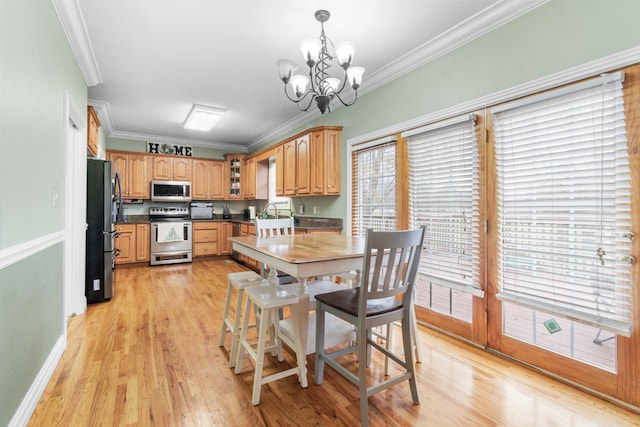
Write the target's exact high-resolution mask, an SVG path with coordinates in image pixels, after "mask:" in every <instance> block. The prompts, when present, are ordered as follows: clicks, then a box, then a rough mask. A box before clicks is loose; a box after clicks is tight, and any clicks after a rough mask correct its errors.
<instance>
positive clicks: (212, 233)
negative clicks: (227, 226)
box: [193, 222, 219, 257]
mask: <svg viewBox="0 0 640 427" xmlns="http://www.w3.org/2000/svg"><path fill="white" fill-rule="evenodd" d="M218 229H219V228H218V223H217V222H194V223H193V256H194V257H201V256H209V255H218Z"/></svg>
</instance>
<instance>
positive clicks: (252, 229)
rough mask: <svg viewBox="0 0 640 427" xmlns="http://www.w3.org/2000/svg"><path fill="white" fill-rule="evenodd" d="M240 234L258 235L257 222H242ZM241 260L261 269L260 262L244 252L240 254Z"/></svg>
mask: <svg viewBox="0 0 640 427" xmlns="http://www.w3.org/2000/svg"><path fill="white" fill-rule="evenodd" d="M240 235H241V236H255V235H256V226H255V224H242V225H241V226H240ZM240 260H241V261H244V265H245V266H246V267H249V268H251V269H253V270H256V271H260V264H259V263H258V261H256V260H255V259H253V258H250V257H248V256H246V255H244V254H241V255H240Z"/></svg>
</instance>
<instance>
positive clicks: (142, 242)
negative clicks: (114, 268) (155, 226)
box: [114, 223, 151, 265]
mask: <svg viewBox="0 0 640 427" xmlns="http://www.w3.org/2000/svg"><path fill="white" fill-rule="evenodd" d="M115 229H116V233H117V234H116V237H115V239H114V247H115V250H116V254H117V256H116V257H115V263H116V264H118V265H120V264H132V263H136V262H149V259H150V252H151V248H150V246H151V240H150V235H149V233H150V225H149V224H147V223H144V224H116V226H115Z"/></svg>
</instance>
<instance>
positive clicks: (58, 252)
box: [0, 0, 87, 425]
mask: <svg viewBox="0 0 640 427" xmlns="http://www.w3.org/2000/svg"><path fill="white" fill-rule="evenodd" d="M65 90H67V91H68V92H69V94H70V96H71V98H73V100H74V102H75V104H76V106H77V107H78V108H79V109H80V110H81V111H82V110H83V109H86V105H87V88H86V85H85V83H84V79H83V77H82V74H81V73H80V70H79V68H78V65H77V63H76V61H75V58H74V56H73V53H72V52H71V49H70V47H69V44H68V41H67V39H66V37H65V35H64V32H63V30H62V27H61V25H60V22H59V20H58V17H57V15H56V13H55V10H54V8H53V4H52V2H51V1H50V0H0V182H2V184H3V186H2V197H1V198H0V254H3V255H5V254H11V253H14V252H15V251H16V250H17V249H16V246H15V245H18V244H20V243H25V242H29V241H32V240H33V239H37V238H39V237H42V236H46V235H49V234H51V233H55V232H60V231H62V230H64V205H65V147H64V136H63V134H64V119H63V116H64V113H63V100H64V91H65ZM54 192H56V193H57V194H58V195H59V199H58V201H57V203H56V206H55V207H54V205H53V193H54ZM62 248H63V244H62V243H59V244H56V245H54V246H52V247H50V248H48V249H46V250H43V251H41V252H40V253H37V254H36V255H34V256H31V257H28V258H26V259H24V260H22V261H20V262H18V263H15V264H13V265H10V266H8V267H5V268H2V269H0V361H1V363H0V425H7V424H8V423H9V421H10V420H11V419H12V417H13V415H14V413H15V411H16V409H17V408H18V405H19V404H20V402H21V401H22V400H23V398H24V396H25V393H26V391H27V390H28V389H29V387H30V386H31V384H32V383H33V381H34V379H35V377H36V375H37V374H38V372H39V371H40V370H41V368H42V365H43V363H44V361H45V360H46V358H47V357H48V356H49V354H50V353H51V350H52V348H53V345H54V343H55V342H56V341H57V340H58V338H59V337H60V336H61V335H62V334H63V329H62V327H63V326H62V325H63V322H62V319H63V301H62V295H63V272H62V270H63V264H62ZM0 261H1V260H0ZM0 264H1V263H0Z"/></svg>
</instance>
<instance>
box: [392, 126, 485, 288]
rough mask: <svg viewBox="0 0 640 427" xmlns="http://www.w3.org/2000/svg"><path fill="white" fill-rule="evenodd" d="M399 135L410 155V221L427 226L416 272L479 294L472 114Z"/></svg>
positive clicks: (477, 208)
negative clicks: (403, 138)
mask: <svg viewBox="0 0 640 427" xmlns="http://www.w3.org/2000/svg"><path fill="white" fill-rule="evenodd" d="M402 136H404V137H406V138H407V150H408V156H409V223H410V226H411V228H417V227H420V226H421V225H423V224H424V225H425V226H426V237H425V247H424V250H423V253H422V258H421V260H420V266H419V270H418V274H419V277H421V278H423V279H425V280H428V281H430V282H432V283H436V284H438V285H442V286H445V287H448V288H453V289H458V290H461V291H464V292H467V293H470V294H472V295H476V296H479V297H483V296H484V292H483V290H482V289H481V285H480V278H479V271H480V246H479V245H480V240H479V228H480V218H479V215H480V210H479V176H478V173H479V171H478V148H477V138H476V128H475V116H474V115H466V116H461V117H457V118H454V119H450V120H447V121H445V122H442V123H438V124H434V125H430V126H425V127H422V128H419V129H415V130H411V131H408V132H405V133H403V134H402Z"/></svg>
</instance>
